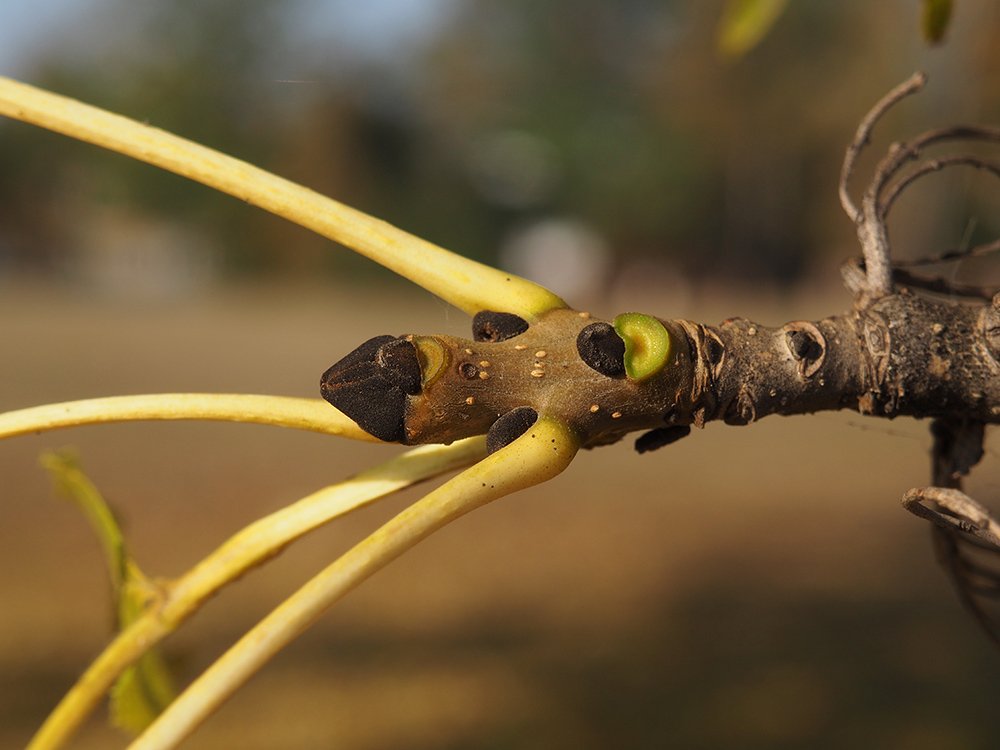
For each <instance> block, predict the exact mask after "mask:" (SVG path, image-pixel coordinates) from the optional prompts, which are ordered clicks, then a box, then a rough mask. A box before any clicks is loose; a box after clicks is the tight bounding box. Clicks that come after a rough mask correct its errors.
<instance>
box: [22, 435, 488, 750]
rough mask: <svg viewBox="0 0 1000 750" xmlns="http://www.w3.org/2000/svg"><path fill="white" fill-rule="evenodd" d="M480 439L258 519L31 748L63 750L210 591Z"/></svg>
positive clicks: (151, 619)
mask: <svg viewBox="0 0 1000 750" xmlns="http://www.w3.org/2000/svg"><path fill="white" fill-rule="evenodd" d="M485 444H486V441H485V439H484V438H483V437H481V436H480V437H474V438H466V439H465V440H459V441H456V442H454V443H452V444H451V445H447V446H445V445H424V446H420V447H419V448H414V449H412V450H409V451H407V452H406V453H403V454H401V455H399V456H396V457H395V458H392V459H390V460H389V461H386V462H385V463H383V464H381V465H379V466H376V467H374V468H372V469H368V470H366V471H363V472H361V473H360V474H358V475H357V476H355V477H352V478H351V479H348V480H346V481H344V482H341V483H339V484H335V485H331V486H330V487H324V488H323V489H321V490H319V491H317V492H314V493H313V494H311V495H308V496H307V497H304V498H302V499H301V500H299V501H298V502H296V503H294V504H292V505H289V506H288V507H285V508H282V509H281V510H279V511H276V512H275V513H272V514H271V515H269V516H266V517H265V518H262V519H259V520H257V521H255V522H253V523H252V524H250V525H249V526H247V527H246V528H244V529H243V530H242V531H239V532H238V533H236V534H235V535H233V536H232V537H230V538H229V540H228V541H226V542H225V543H224V544H222V545H221V546H220V547H219V548H218V549H216V550H215V551H214V552H212V553H211V554H210V555H208V556H207V557H206V558H205V559H204V560H202V561H201V562H200V563H198V564H197V565H195V566H194V567H193V568H192V569H191V570H189V571H188V572H187V573H185V574H184V575H183V576H181V577H180V578H178V579H176V580H175V581H174V582H172V583H164V584H162V592H163V593H162V598H161V599H160V601H159V602H157V604H156V605H155V606H152V607H150V608H149V609H148V610H146V611H145V612H143V613H142V614H141V615H139V617H138V618H137V619H136V620H135V621H134V622H133V623H132V624H131V625H129V627H127V628H126V629H125V630H123V631H122V632H121V633H119V634H118V636H117V637H116V638H115V639H114V640H113V641H112V642H111V643H110V644H109V645H108V647H107V648H106V649H105V650H104V651H103V652H102V653H101V654H100V655H99V656H98V657H97V658H96V659H95V660H94V661H93V662H92V663H91V664H90V666H89V667H88V668H87V670H86V671H85V672H84V673H83V675H82V676H81V677H80V679H79V680H77V683H76V684H75V685H74V686H73V687H72V688H71V689H70V690H69V692H67V693H66V695H65V696H64V697H63V699H62V701H60V703H59V705H58V706H56V708H55V710H53V711H52V713H51V714H49V716H48V717H47V718H46V720H45V723H44V724H43V725H42V726H41V728H40V729H39V730H38V733H37V734H36V735H35V736H34V738H33V739H32V741H31V744H30V745H29V749H30V750H52V748H57V747H60V746H61V745H62V744H63V743H65V742H66V741H67V740H68V739H69V737H70V736H72V734H73V733H74V732H75V731H76V729H77V728H78V727H79V726H80V724H81V723H82V722H83V720H84V719H85V718H86V717H87V716H88V715H89V714H90V712H91V711H92V710H93V709H94V707H95V706H96V705H97V704H98V703H99V702H100V700H101V698H102V697H103V696H104V695H105V693H107V691H108V689H109V688H110V687H111V684H112V683H113V682H114V681H115V679H117V677H118V676H119V675H120V674H121V672H122V671H123V670H124V669H125V668H127V667H128V666H129V665H131V664H132V663H134V662H135V661H136V660H137V659H138V658H139V657H140V656H142V655H143V654H144V653H146V651H148V650H149V649H150V648H152V647H153V646H155V645H156V644H157V643H159V642H160V641H161V640H163V638H165V637H166V636H167V635H169V634H170V633H172V632H173V631H174V630H176V629H177V628H178V627H180V625H181V624H182V623H183V622H184V621H185V620H187V618H188V617H190V616H191V615H192V614H193V613H194V612H196V611H197V610H198V608H199V607H200V606H201V604H202V603H203V602H204V601H205V600H206V599H207V598H208V597H210V596H212V595H213V594H215V593H216V592H218V591H219V590H220V589H221V588H222V587H223V586H225V585H226V584H227V583H229V582H231V581H234V580H236V579H238V578H239V577H240V576H242V575H243V574H244V573H246V572H247V571H248V570H249V569H251V568H253V567H255V566H257V565H259V564H261V563H262V562H264V561H266V560H268V559H270V558H271V557H272V556H273V555H274V554H276V553H277V552H279V551H280V550H281V549H282V548H284V547H285V546H286V545H288V544H289V543H290V542H292V541H294V540H295V539H298V538H299V537H301V536H302V535H304V534H306V533H308V532H309V531H312V530H313V529H315V528H317V527H319V526H321V525H322V524H325V523H328V522H329V521H332V520H333V519H335V518H338V517H340V516H342V515H345V514H346V513H349V512H351V511H353V510H357V509H358V508H361V507H364V506H365V505H367V504H369V503H371V502H373V501H374V500H376V499H378V498H382V497H385V496H387V495H390V494H392V493H393V492H397V491H399V490H401V489H404V488H405V487H409V486H411V485H413V484H416V483H417V482H421V481H424V480H426V479H430V478H431V477H434V476H437V475H439V474H443V473H445V472H448V471H452V470H455V469H459V468H462V467H465V466H468V465H469V464H471V463H473V462H475V461H477V460H479V459H480V458H482V456H483V455H484V454H485V452H486V445H485Z"/></svg>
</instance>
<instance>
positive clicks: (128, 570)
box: [40, 451, 176, 734]
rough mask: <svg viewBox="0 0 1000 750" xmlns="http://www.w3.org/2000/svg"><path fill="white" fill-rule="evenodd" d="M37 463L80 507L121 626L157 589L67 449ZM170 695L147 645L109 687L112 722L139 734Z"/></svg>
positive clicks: (170, 686)
mask: <svg viewBox="0 0 1000 750" xmlns="http://www.w3.org/2000/svg"><path fill="white" fill-rule="evenodd" d="M40 462H41V464H42V466H43V467H44V468H45V469H46V470H47V471H48V472H49V474H50V475H51V477H52V480H53V483H54V484H55V486H56V488H57V489H58V490H59V491H60V492H61V493H62V494H64V495H66V497H67V498H69V500H70V501H72V502H73V503H74V504H75V505H76V506H77V507H79V508H80V510H81V511H83V514H84V516H86V518H87V521H88V522H89V523H90V526H91V528H92V529H93V531H94V534H95V535H96V536H97V539H98V541H99V542H100V545H101V550H102V552H103V553H104V559H105V562H106V564H107V568H108V575H109V577H110V579H111V593H112V598H113V600H114V607H115V617H116V620H117V623H118V629H119V630H124V629H125V628H127V627H128V626H129V625H130V624H132V623H133V622H134V621H135V620H136V619H138V618H139V616H140V615H141V614H142V613H143V612H144V611H145V610H146V608H147V607H148V606H149V603H150V601H151V600H152V599H154V598H155V597H156V596H157V589H156V587H155V585H154V584H153V583H152V582H150V580H149V579H148V578H147V577H146V576H145V575H144V574H143V572H142V571H141V570H140V569H139V566H138V565H137V564H136V562H135V561H134V560H133V559H132V556H131V555H130V554H129V552H128V548H127V546H126V544H125V535H124V534H123V533H122V530H121V527H120V526H119V525H118V521H117V520H116V519H115V516H114V513H113V512H112V511H111V508H110V507H109V506H108V504H107V502H106V501H105V500H104V497H103V496H102V495H101V492H100V490H98V489H97V487H96V486H95V485H94V483H93V482H92V481H91V480H90V479H89V478H88V477H87V475H86V474H85V473H84V471H83V469H82V468H80V462H79V459H78V457H77V456H76V455H74V454H73V453H72V452H70V451H59V452H46V453H43V454H42V456H41V458H40ZM175 694H176V692H175V689H174V682H173V679H172V677H171V675H170V672H169V670H168V669H167V666H166V663H165V662H164V660H163V657H162V655H161V654H160V652H159V651H157V650H155V649H150V650H149V651H147V652H146V653H144V654H143V655H142V656H141V657H140V658H139V659H138V661H136V663H135V664H133V665H132V666H131V667H129V668H128V669H126V670H125V671H124V672H122V674H121V676H120V677H119V678H118V679H117V680H116V681H115V684H114V686H113V687H112V689H111V703H110V710H111V722H112V723H113V724H114V725H115V726H117V727H120V728H121V729H124V730H126V731H128V732H131V733H132V734H139V733H140V732H142V731H143V730H144V729H145V728H146V727H147V726H149V725H150V724H151V723H152V722H153V720H154V719H155V718H156V717H157V716H159V715H160V713H162V712H163V710H164V709H165V708H166V707H167V706H168V705H169V704H170V702H171V701H172V700H173V699H174V696H175Z"/></svg>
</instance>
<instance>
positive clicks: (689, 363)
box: [322, 74, 1000, 645]
mask: <svg viewBox="0 0 1000 750" xmlns="http://www.w3.org/2000/svg"><path fill="white" fill-rule="evenodd" d="M924 82H925V78H924V76H923V75H921V74H916V75H914V76H913V77H911V78H910V79H909V80H908V81H905V82H904V83H903V84H901V85H900V86H897V87H896V88H895V89H893V90H892V91H890V92H889V93H888V94H887V95H886V96H885V97H884V98H883V99H882V100H881V101H880V102H878V103H877V104H876V105H875V107H874V108H873V109H872V110H871V111H870V112H869V113H868V115H867V116H866V117H865V118H864V119H863V120H862V122H861V124H860V125H859V127H858V130H857V133H856V134H855V137H854V139H853V141H852V142H851V144H850V145H849V146H848V149H847V153H846V155H845V159H844V163H843V168H842V171H841V180H840V186H839V192H840V200H841V204H842V206H843V208H844V211H845V212H846V213H847V215H848V217H849V218H850V219H851V220H852V221H853V222H854V223H855V226H856V229H857V234H858V239H859V241H860V243H861V249H862V253H863V259H862V260H859V261H855V262H853V263H850V264H848V265H847V266H846V267H845V269H844V279H845V282H846V283H847V287H848V289H849V290H850V291H851V292H852V293H853V294H854V298H855V302H854V306H853V308H852V309H851V310H850V311H849V312H847V313H845V314H843V315H838V316H833V317H829V318H824V319H823V320H819V321H815V322H809V321H792V322H790V323H787V324H785V325H784V326H781V327H779V328H771V327H767V326H762V325H759V324H757V323H754V322H752V321H749V320H745V319H742V318H733V319H730V320H727V321H724V322H723V323H721V324H720V325H718V326H711V325H703V324H700V323H694V322H691V321H687V320H661V321H659V322H657V321H656V319H653V318H650V317H649V316H641V315H626V316H619V318H616V319H615V323H614V324H613V323H611V322H608V321H599V320H594V319H592V318H591V316H590V315H589V314H588V313H585V312H577V311H575V310H569V309H559V310H552V311H550V312H548V313H545V314H543V315H540V316H537V318H536V319H534V320H533V321H532V322H531V324H530V325H529V324H528V322H527V321H525V320H523V319H522V318H520V317H518V316H517V315H514V314H512V313H508V312H495V311H483V312H481V313H479V314H478V315H476V319H475V321H474V325H473V334H474V339H475V341H468V340H465V339H459V338H455V337H448V336H406V337H401V338H398V339H393V338H392V337H380V338H379V339H373V340H372V341H369V342H367V343H366V344H363V345H362V346H361V347H359V349H358V350H356V351H355V352H353V353H352V354H350V355H348V356H347V357H345V358H344V359H343V360H342V361H341V362H339V363H337V364H336V365H334V366H333V367H331V368H330V370H328V371H327V373H326V374H325V375H324V377H323V383H322V386H323V394H324V396H325V397H326V398H328V399H329V400H330V401H331V402H332V403H333V404H334V405H335V406H337V407H338V408H341V409H342V410H344V411H345V412H346V413H348V414H349V415H350V416H352V417H354V418H355V419H357V420H358V421H359V423H360V424H362V426H365V425H366V423H369V422H370V423H371V424H372V425H373V427H375V428H379V429H383V430H384V432H385V434H386V435H389V436H391V439H396V440H400V441H402V442H406V443H421V442H450V441H452V440H456V439H458V438H461V437H466V436H469V435H476V434H482V433H488V437H489V440H490V441H491V446H492V449H493V450H499V449H501V448H502V447H503V446H504V445H506V444H507V443H508V442H509V441H510V440H511V439H513V437H516V435H517V434H520V431H523V430H524V429H526V428H527V425H529V424H530V423H531V422H533V421H534V419H535V418H536V417H537V416H538V415H542V414H544V415H546V416H547V417H549V418H554V419H556V420H559V421H561V422H562V423H563V424H566V425H567V426H569V427H571V428H572V429H573V430H574V432H575V433H576V435H577V437H578V438H579V440H580V443H581V445H582V446H584V447H595V446H599V445H605V444H608V443H613V442H616V441H618V440H620V439H621V438H622V437H623V436H625V435H626V434H628V433H630V432H634V431H636V430H645V431H646V432H645V434H643V435H642V436H641V437H639V439H638V440H637V441H636V448H637V450H639V452H640V453H644V452H647V451H651V450H655V449H657V448H660V447H663V446H665V445H668V444H669V443H671V442H674V441H675V440H679V439H681V438H683V437H685V436H686V435H687V434H689V432H690V431H691V426H696V427H701V426H703V425H704V424H705V423H706V422H709V421H712V420H724V421H725V422H727V423H728V424H735V425H745V424H749V423H751V422H754V421H756V420H758V419H761V418H763V417H765V416H767V415H769V414H785V415H791V414H807V413H811V412H818V411H824V410H831V409H853V410H855V411H858V412H860V413H862V414H866V415H871V416H875V417H882V418H889V419H891V418H893V417H897V416H903V415H907V416H913V417H930V418H932V419H933V422H932V433H933V435H934V446H933V450H932V460H931V466H932V472H931V474H932V476H931V481H932V483H933V485H932V486H929V487H922V488H915V489H913V490H910V491H909V492H907V493H906V495H905V496H904V498H903V505H904V507H906V508H907V509H908V510H910V511H911V512H913V513H915V514H916V515H918V516H920V517H922V518H925V519H927V520H929V521H931V522H932V523H933V524H934V537H935V547H936V549H937V551H938V555H939V557H940V559H941V560H942V563H943V564H944V566H945V568H946V569H947V571H948V572H949V574H950V576H951V578H952V580H953V582H954V583H955V586H956V589H957V590H958V593H959V597H960V599H961V600H962V602H963V604H965V606H966V607H967V608H968V609H969V610H970V611H971V612H972V613H973V615H974V616H975V617H976V619H977V620H978V621H979V622H980V624H981V625H983V627H984V628H985V629H986V631H987V633H989V635H990V636H991V637H992V638H993V639H994V640H995V641H996V642H997V644H998V645H1000V625H998V624H997V623H998V622H1000V617H997V616H994V615H992V614H991V613H990V611H989V608H988V605H989V603H990V601H992V600H998V599H1000V523H997V522H996V521H995V520H994V519H993V518H992V516H991V515H990V513H989V511H988V510H986V508H984V507H983V506H981V505H979V504H978V503H977V502H976V501H975V500H973V499H972V498H970V497H968V496H967V495H965V494H964V493H963V492H962V491H961V483H962V477H963V476H964V475H965V474H967V473H968V472H969V471H970V470H971V469H972V467H973V466H974V465H975V464H976V463H977V462H978V461H979V460H980V458H981V457H982V455H983V436H984V432H985V426H986V425H988V424H997V423H1000V294H996V290H995V289H983V288H979V287H970V286H961V285H956V284H954V283H951V282H950V281H945V280H943V279H931V278H926V277H923V276H920V275H919V274H914V273H912V272H911V271H908V270H905V269H900V268H898V267H894V265H893V263H892V259H891V255H890V252H889V235H888V231H887V228H886V219H887V216H888V214H889V211H890V209H891V208H892V206H893V204H894V202H895V201H896V199H897V198H898V197H899V195H900V194H901V193H902V192H903V191H905V190H907V189H908V188H910V187H911V186H912V185H913V184H914V183H915V182H916V181H918V180H919V179H921V178H922V177H924V176H927V175H929V174H932V173H934V172H937V171H939V170H941V169H943V168H946V167H953V166H966V167H968V166H971V167H975V168H979V169H982V170H984V171H986V172H988V173H990V174H993V175H995V176H998V177H1000V163H997V162H992V161H988V160H986V159H984V158H980V157H978V156H970V155H957V156H948V157H943V158H939V159H925V158H924V156H923V151H924V149H926V148H928V147H930V146H932V145H934V144H940V143H945V142H959V141H965V142H978V143H980V144H983V143H987V144H1000V129H997V128H988V127H974V126H955V127H951V128H945V129H941V130H931V131H928V132H926V133H923V134H920V135H918V136H916V137H915V138H913V139H911V140H910V141H908V142H904V143H900V144H894V145H893V146H891V147H890V148H889V151H888V153H887V154H886V156H885V157H884V158H883V159H882V160H881V161H880V162H879V164H878V166H877V167H876V169H875V172H874V175H873V177H872V179H871V181H870V182H869V184H868V187H867V188H866V190H865V191H864V193H863V196H862V200H861V205H860V206H858V205H856V204H855V202H854V200H853V199H852V197H851V195H850V191H849V190H848V181H849V179H850V177H851V174H852V172H853V169H854V165H855V162H856V160H857V158H858V155H859V154H860V152H861V151H862V150H863V148H864V146H865V145H866V144H867V143H868V141H869V138H870V135H871V132H872V129H873V128H874V126H875V124H876V123H877V121H878V120H879V119H880V118H881V116H882V115H883V114H884V113H885V111H886V110H888V109H889V108H890V107H891V106H893V105H894V104H895V103H897V102H899V101H900V100H901V99H903V98H905V97H906V96H908V95H910V94H913V93H915V92H916V91H919V90H920V88H921V87H922V86H923V85H924ZM998 250H1000V240H997V241H994V242H992V243H987V244H985V245H980V246H978V247H974V248H967V249H964V250H962V251H959V252H955V253H944V254H942V258H945V257H949V256H950V257H963V256H967V255H977V254H978V255H984V254H986V253H990V252H996V251H998ZM937 260H940V259H937ZM913 288H923V289H927V290H931V291H934V292H936V293H939V294H941V295H943V296H944V299H941V298H938V297H929V296H925V295H917V294H915V293H914V292H913V291H911V290H912V289H913ZM991 295H992V299H990V296H991ZM983 300H986V301H983ZM622 318H627V319H628V320H629V321H631V323H630V325H629V326H624V327H621V326H618V325H616V324H617V323H618V322H619V321H620V319H622ZM637 352H638V354H636V353H637ZM633 356H636V357H638V359H630V357H633ZM637 363H639V364H640V365H641V366H638V367H637V366H636V364H637ZM414 368H416V369H417V370H419V373H420V376H419V381H420V382H419V385H417V384H416V378H415V377H413V376H412V375H411V373H412V371H413V369H414ZM376 417H377V418H376ZM365 429H369V428H368V427H367V426H365Z"/></svg>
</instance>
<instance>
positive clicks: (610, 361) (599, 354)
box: [576, 323, 625, 378]
mask: <svg viewBox="0 0 1000 750" xmlns="http://www.w3.org/2000/svg"><path fill="white" fill-rule="evenodd" d="M576 350H577V352H579V354H580V359H582V360H583V361H584V362H586V363H587V366H588V367H590V368H591V369H594V370H597V371H598V372H599V373H601V375H606V376H607V377H609V378H624V377H625V342H624V341H623V340H622V337H621V336H619V335H618V332H617V331H616V330H615V329H614V327H612V326H611V324H609V323H591V324H590V325H589V326H587V327H586V328H584V329H583V330H582V331H580V335H578V336H577V337H576Z"/></svg>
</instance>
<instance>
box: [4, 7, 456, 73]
mask: <svg viewBox="0 0 1000 750" xmlns="http://www.w3.org/2000/svg"><path fill="white" fill-rule="evenodd" d="M454 4H455V3H454V0H368V2H363V3H358V2H350V1H349V0H334V2H321V1H320V0H314V1H313V2H308V3H290V4H289V5H288V7H289V10H290V11H291V12H292V13H293V14H295V15H296V16H298V18H297V19H296V20H297V21H298V23H297V24H296V25H297V26H299V28H300V29H301V31H302V33H303V35H304V36H305V37H310V36H312V37H314V38H315V39H316V40H317V41H321V42H322V41H323V37H326V38H327V39H328V40H329V41H330V42H331V43H336V44H338V45H341V46H343V47H346V48H347V49H348V51H349V54H351V55H352V56H359V57H371V58H373V59H387V58H391V57H393V56H394V55H398V53H399V52H400V51H401V50H403V49H405V48H406V47H407V46H408V45H410V44H412V43H414V42H419V41H420V40H421V39H423V38H424V37H426V35H427V34H428V33H431V32H432V31H433V29H434V28H435V27H436V25H437V24H438V23H439V22H440V21H441V19H442V18H443V17H444V16H445V15H446V14H447V13H448V12H449V10H450V9H451V8H452V7H453V6H454ZM107 5H108V4H107V3H106V2H102V0H37V1H36V2H27V3H22V2H4V3H0V71H3V72H4V73H6V74H8V75H16V74H17V73H19V72H20V71H21V70H23V69H24V67H25V66H26V65H27V64H29V63H30V61H31V60H32V57H33V54H34V52H35V51H36V50H37V48H38V47H39V46H43V45H47V44H49V43H51V40H52V37H53V36H54V35H62V34H69V33H72V31H73V30H74V29H77V28H79V23H78V21H80V20H82V19H84V18H85V17H86V16H87V15H88V14H89V13H92V12H94V11H95V10H99V9H101V8H103V7H106V6H107ZM348 10H349V12H345V11H348Z"/></svg>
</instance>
